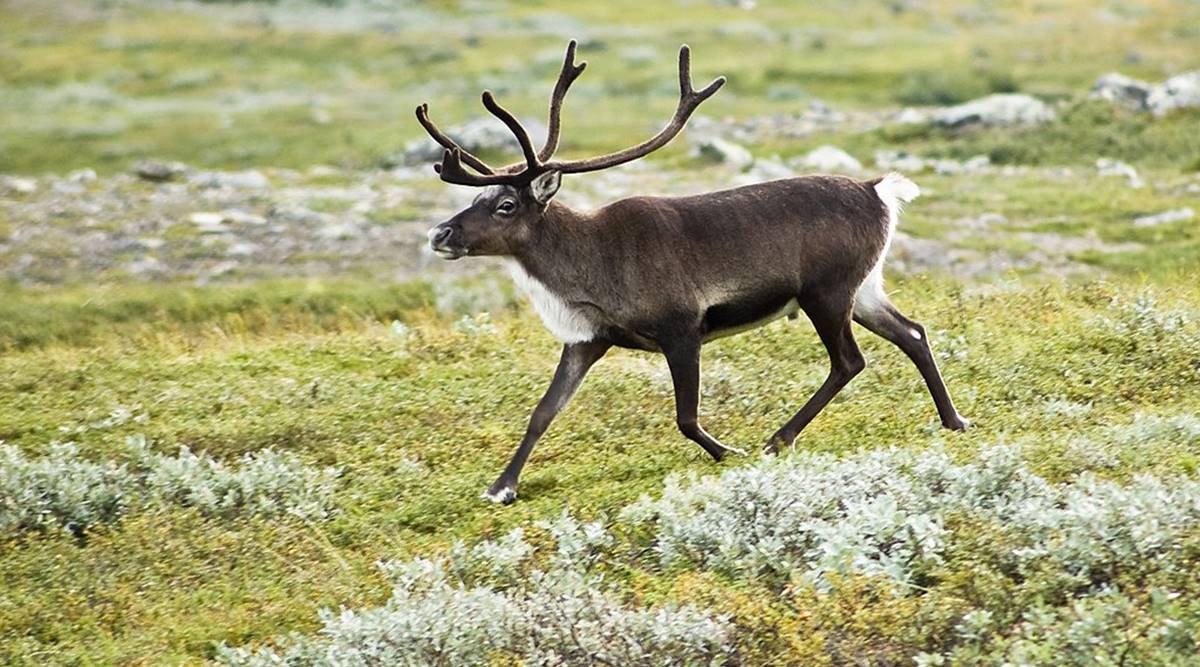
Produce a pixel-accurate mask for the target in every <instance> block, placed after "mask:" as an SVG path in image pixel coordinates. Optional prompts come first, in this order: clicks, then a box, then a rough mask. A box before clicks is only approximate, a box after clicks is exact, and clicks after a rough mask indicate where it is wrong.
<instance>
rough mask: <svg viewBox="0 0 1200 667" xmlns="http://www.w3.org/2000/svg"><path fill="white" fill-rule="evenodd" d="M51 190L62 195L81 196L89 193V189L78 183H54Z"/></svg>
mask: <svg viewBox="0 0 1200 667" xmlns="http://www.w3.org/2000/svg"><path fill="white" fill-rule="evenodd" d="M50 189H51V190H53V191H54V192H55V193H57V194H60V195H80V194H83V193H85V192H87V187H85V186H84V185H83V184H82V183H78V182H76V181H67V180H63V181H53V182H52V183H51V184H50Z"/></svg>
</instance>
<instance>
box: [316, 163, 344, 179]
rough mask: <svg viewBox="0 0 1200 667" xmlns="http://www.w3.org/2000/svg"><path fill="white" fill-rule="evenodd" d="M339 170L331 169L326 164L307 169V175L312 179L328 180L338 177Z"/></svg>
mask: <svg viewBox="0 0 1200 667" xmlns="http://www.w3.org/2000/svg"><path fill="white" fill-rule="evenodd" d="M341 174H342V172H341V170H340V169H338V168H337V167H331V166H329V165H327V164H314V165H313V166H311V167H309V168H308V175H309V176H311V177H313V178H330V177H333V176H340V175H341Z"/></svg>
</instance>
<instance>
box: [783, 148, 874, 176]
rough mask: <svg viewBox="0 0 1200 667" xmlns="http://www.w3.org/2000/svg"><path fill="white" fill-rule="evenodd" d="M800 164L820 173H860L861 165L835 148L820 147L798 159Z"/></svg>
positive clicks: (844, 152)
mask: <svg viewBox="0 0 1200 667" xmlns="http://www.w3.org/2000/svg"><path fill="white" fill-rule="evenodd" d="M799 162H800V164H801V165H804V166H805V167H810V168H812V169H816V170H817V171H822V172H847V171H850V172H860V171H862V168H863V166H862V163H861V162H859V161H858V160H857V159H856V158H855V157H854V156H853V155H851V154H849V153H847V152H846V151H844V150H842V149H840V148H838V147H837V146H829V145H825V146H820V147H818V148H815V149H813V150H811V151H809V152H808V154H806V155H805V156H804V157H802V158H800V161H799Z"/></svg>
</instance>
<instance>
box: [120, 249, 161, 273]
mask: <svg viewBox="0 0 1200 667" xmlns="http://www.w3.org/2000/svg"><path fill="white" fill-rule="evenodd" d="M124 269H125V271H126V273H128V274H129V275H131V276H135V277H138V278H152V277H154V278H157V277H160V276H163V275H166V273H167V266H166V265H165V264H163V263H162V262H161V261H159V260H158V258H157V257H152V256H150V255H146V256H145V257H140V258H138V259H135V260H133V261H132V262H129V263H128V264H126V265H125V266H124Z"/></svg>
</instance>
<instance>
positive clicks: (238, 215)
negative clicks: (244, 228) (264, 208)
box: [221, 209, 267, 225]
mask: <svg viewBox="0 0 1200 667" xmlns="http://www.w3.org/2000/svg"><path fill="white" fill-rule="evenodd" d="M221 218H222V221H223V222H227V223H229V224H233V225H265V224H267V219H266V218H264V217H262V216H261V215H254V214H253V213H247V212H245V211H238V210H235V209H230V210H227V211H221Z"/></svg>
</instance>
